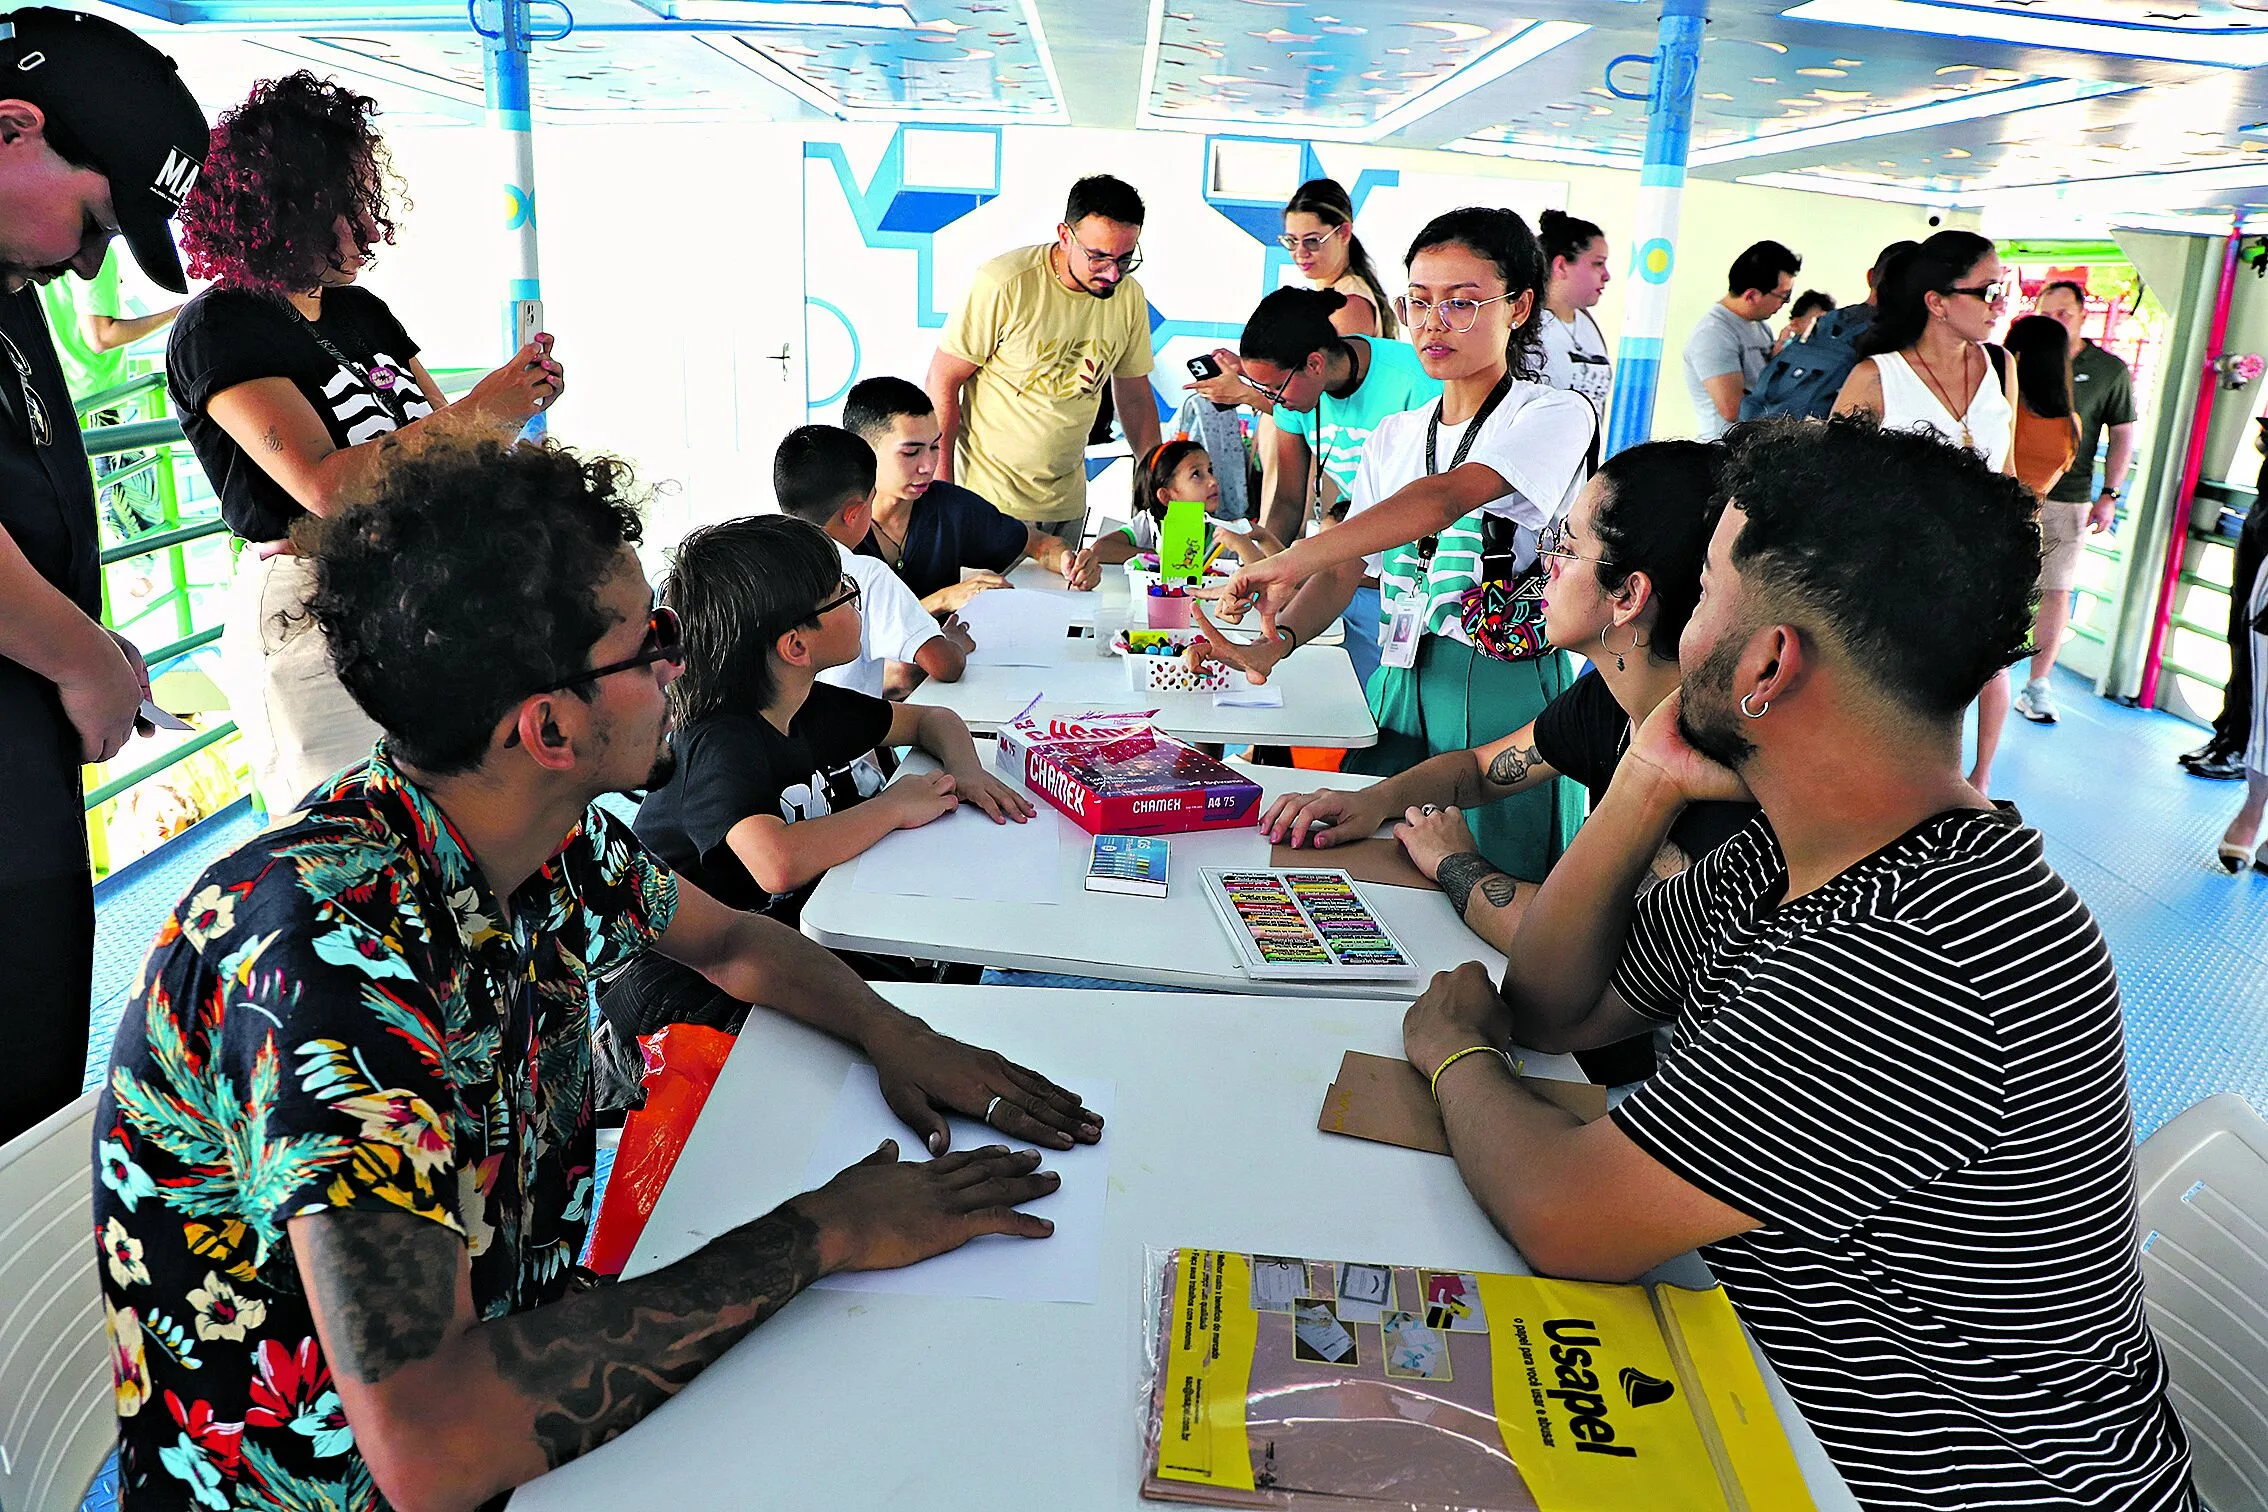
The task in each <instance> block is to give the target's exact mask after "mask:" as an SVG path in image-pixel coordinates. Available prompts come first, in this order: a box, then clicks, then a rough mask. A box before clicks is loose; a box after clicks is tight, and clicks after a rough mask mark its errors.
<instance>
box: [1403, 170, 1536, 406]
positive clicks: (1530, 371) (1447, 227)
mask: <svg viewBox="0 0 2268 1512" xmlns="http://www.w3.org/2000/svg"><path fill="white" fill-rule="evenodd" d="M1452 246H1454V247H1463V248H1464V249H1465V250H1466V251H1468V252H1470V253H1472V254H1473V256H1475V257H1478V258H1480V259H1482V260H1483V261H1485V262H1489V263H1492V264H1494V265H1495V268H1496V276H1497V277H1499V278H1501V279H1503V280H1504V291H1505V294H1506V296H1507V298H1506V303H1507V304H1511V303H1516V302H1518V300H1519V298H1520V296H1521V295H1522V294H1529V295H1533V296H1534V298H1533V299H1531V300H1530V302H1529V305H1528V318H1527V320H1526V322H1524V323H1523V324H1522V325H1520V326H1519V327H1517V328H1516V329H1515V330H1514V331H1513V332H1512V336H1511V339H1510V340H1508V341H1507V342H1506V343H1505V346H1504V361H1505V365H1506V366H1507V367H1509V368H1510V369H1511V371H1512V376H1513V377H1515V378H1525V379H1529V380H1533V379H1534V378H1535V376H1536V374H1537V373H1539V372H1540V371H1541V370H1542V354H1541V353H1540V352H1539V351H1538V350H1537V347H1536V331H1537V329H1538V326H1539V323H1540V322H1541V321H1542V319H1543V308H1544V289H1545V286H1546V285H1547V284H1548V283H1549V282H1550V281H1551V274H1550V265H1549V264H1548V263H1546V262H1545V261H1544V254H1543V247H1542V245H1541V244H1540V243H1538V242H1537V241H1536V234H1535V233H1534V232H1533V231H1530V230H1529V229H1528V223H1527V222H1526V221H1524V220H1522V219H1521V218H1520V214H1519V212H1518V211H1516V210H1500V209H1496V208H1494V207H1492V206H1483V205H1468V206H1466V207H1465V208H1464V209H1462V210H1451V211H1449V212H1448V213H1447V214H1445V215H1437V216H1435V217H1434V218H1433V219H1432V220H1429V221H1427V222H1426V223H1425V229H1424V230H1422V231H1420V232H1418V234H1417V237H1416V239H1415V240H1413V241H1412V242H1411V243H1410V250H1409V252H1408V254H1407V255H1406V256H1405V257H1403V259H1402V263H1403V266H1404V267H1407V266H1408V265H1409V264H1411V263H1413V262H1416V261H1417V255H1418V254H1419V253H1420V252H1430V251H1432V250H1433V249H1434V248H1435V247H1452Z"/></svg>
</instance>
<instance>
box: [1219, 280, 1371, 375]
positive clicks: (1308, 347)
mask: <svg viewBox="0 0 2268 1512" xmlns="http://www.w3.org/2000/svg"><path fill="white" fill-rule="evenodd" d="M1346 306H1347V296H1346V295H1344V294H1341V293H1340V292H1338V290H1336V289H1301V288H1283V289H1277V290H1275V291H1274V292H1272V293H1270V294H1269V295H1267V296H1266V297H1265V298H1263V299H1262V300H1261V301H1260V303H1259V304H1258V305H1256V306H1255V307H1254V308H1253V311H1252V317H1251V318H1250V319H1249V320H1247V321H1245V323H1244V334H1243V335H1242V336H1240V337H1238V338H1237V343H1236V350H1237V355H1239V356H1241V357H1257V358H1259V359H1260V360H1261V361H1262V362H1272V363H1274V364H1275V365H1276V366H1277V367H1280V368H1296V367H1301V366H1304V365H1305V364H1306V362H1307V359H1308V358H1309V357H1310V356H1311V355H1313V354H1314V353H1316V352H1328V351H1330V350H1332V349H1333V348H1335V347H1339V346H1343V345H1345V341H1344V338H1342V337H1341V336H1340V335H1339V333H1338V331H1337V330H1336V329H1335V328H1333V326H1332V324H1331V317H1332V316H1333V315H1336V314H1338V313H1339V311H1341V310H1343V309H1345V308H1346Z"/></svg>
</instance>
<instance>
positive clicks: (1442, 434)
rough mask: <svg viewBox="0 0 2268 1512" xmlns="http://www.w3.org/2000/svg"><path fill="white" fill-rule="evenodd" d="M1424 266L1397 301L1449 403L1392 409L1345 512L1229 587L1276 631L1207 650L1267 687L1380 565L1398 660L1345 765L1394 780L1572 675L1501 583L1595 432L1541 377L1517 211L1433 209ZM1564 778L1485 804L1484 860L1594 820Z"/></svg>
mask: <svg viewBox="0 0 2268 1512" xmlns="http://www.w3.org/2000/svg"><path fill="white" fill-rule="evenodd" d="M1409 274H1410V292H1409V294H1408V296H1407V297H1406V298H1404V299H1402V300H1397V301H1396V309H1397V313H1398V314H1400V315H1401V317H1402V319H1403V321H1404V322H1405V323H1406V324H1407V326H1408V328H1409V339H1410V343H1411V345H1412V346H1414V347H1416V348H1417V353H1418V358H1419V361H1420V362H1421V363H1423V365H1424V367H1425V370H1426V372H1427V373H1429V374H1430V375H1432V376H1433V377H1435V378H1438V379H1440V380H1441V383H1442V397H1441V398H1440V400H1438V401H1437V402H1436V403H1434V404H1431V405H1427V406H1424V407H1422V408H1420V409H1415V410H1407V411H1404V412H1403V413H1401V414H1397V415H1389V416H1387V417H1386V418H1385V419H1383V420H1382V421H1380V422H1379V424H1378V426H1377V429H1376V430H1374V431H1373V432H1372V434H1371V437H1370V440H1369V441H1368V442H1367V443H1366V444H1365V446H1364V448H1363V454H1362V463H1361V466H1360V468H1359V469H1358V471H1357V472H1356V475H1355V487H1354V499H1353V507H1352V509H1351V510H1350V512H1349V513H1348V515H1347V518H1346V520H1345V521H1344V522H1343V523H1341V524H1338V525H1335V526H1332V527H1331V528H1330V529H1327V530H1324V531H1321V532H1319V533H1318V534H1315V535H1312V536H1309V537H1308V538H1307V539H1306V540H1303V541H1300V542H1298V543H1297V544H1295V545H1293V546H1292V547H1291V549H1290V550H1288V551H1286V552H1284V553H1283V554H1282V555H1280V556H1274V557H1270V558H1268V559H1267V560H1265V561H1261V562H1255V563H1250V564H1247V565H1246V566H1245V567H1244V568H1243V569H1242V570H1240V571H1239V572H1238V573H1237V575H1236V577H1235V578H1234V579H1232V580H1231V582H1230V584H1229V587H1228V594H1229V596H1230V597H1231V598H1235V599H1247V600H1251V601H1254V602H1256V603H1257V604H1258V605H1259V606H1260V609H1261V616H1262V617H1261V625H1262V628H1263V629H1264V630H1265V631H1266V632H1268V633H1267V634H1265V635H1264V636H1263V637H1262V638H1261V639H1260V640H1259V641H1257V642H1255V643H1254V644H1252V645H1249V646H1238V645H1233V644H1230V643H1228V642H1227V641H1226V640H1225V639H1222V638H1218V637H1215V638H1213V639H1212V640H1210V641H1209V642H1208V643H1207V645H1206V646H1205V647H1203V648H1200V651H1199V653H1198V654H1199V655H1200V656H1210V657H1212V658H1214V659H1217V660H1220V661H1223V662H1227V663H1228V664H1230V665H1233V666H1237V667H1241V668H1243V669H1244V671H1245V673H1246V674H1247V675H1248V676H1250V677H1251V678H1252V679H1253V681H1255V682H1258V681H1262V680H1264V679H1265V678H1266V676H1267V673H1268V670H1269V669H1270V668H1271V667H1273V666H1274V665H1275V663H1276V662H1277V661H1279V660H1281V659H1282V658H1283V657H1284V656H1286V655H1288V654H1290V652H1291V651H1292V650H1293V649H1294V648H1295V647H1296V646H1297V645H1299V644H1300V643H1301V642H1303V641H1305V640H1307V639H1308V638H1310V637H1312V636H1313V635H1315V634H1316V633H1317V632H1318V631H1320V630H1321V629H1323V627H1324V626H1325V625H1327V624H1328V623H1329V622H1330V620H1331V619H1332V618H1333V616H1334V615H1335V614H1336V613H1337V609H1338V606H1339V605H1340V604H1343V603H1344V602H1345V601H1346V584H1347V581H1348V580H1349V579H1351V578H1356V577H1359V576H1360V575H1361V574H1362V572H1363V570H1364V568H1365V567H1366V566H1367V567H1368V568H1369V569H1370V570H1371V571H1373V572H1376V573H1377V574H1378V576H1379V580H1380V584H1381V594H1382V597H1383V599H1384V603H1385V610H1386V613H1385V620H1384V624H1383V625H1382V627H1381V646H1382V648H1383V649H1384V652H1385V665H1383V666H1381V667H1380V668H1379V670H1378V672H1377V673H1376V674H1375V675H1374V676H1373V677H1372V678H1371V680H1370V686H1369V690H1368V691H1369V695H1370V704H1371V712H1372V714H1373V715H1375V716H1376V718H1377V720H1378V725H1379V732H1380V733H1379V743H1378V745H1377V746H1375V747H1373V748H1372V749H1370V750H1368V751H1357V752H1353V753H1350V755H1349V758H1348V761H1347V768H1346V769H1347V770H1349V771H1365V772H1372V773H1376V774H1379V775H1388V774H1391V773H1393V772H1398V771H1401V770H1403V769H1404V768H1406V767H1410V766H1414V765H1416V764H1417V763H1418V762H1420V761H1422V760H1424V759H1425V758H1427V757H1428V756H1436V755H1439V754H1441V753H1442V752H1444V751H1453V750H1458V749H1460V748H1463V747H1466V746H1471V745H1477V744H1480V743H1483V742H1485V741H1489V740H1494V739H1497V738H1498V737H1500V736H1503V735H1507V734H1510V733H1511V732H1512V731H1514V730H1517V729H1519V728H1520V727H1521V726H1522V725H1524V724H1526V723H1527V722H1528V721H1529V720H1531V719H1533V718H1535V716H1536V714H1537V713H1538V712H1539V711H1541V710H1542V708H1543V706H1544V705H1545V704H1547V703H1549V702H1550V701H1551V700H1552V699H1553V698H1555V697H1557V696H1558V695H1559V693H1560V692H1561V691H1563V690H1564V689H1565V688H1566V687H1567V685H1568V683H1569V681H1570V680H1571V669H1570V666H1569V663H1568V660H1567V657H1566V655H1565V654H1564V653H1563V652H1560V651H1556V650H1543V651H1542V652H1541V654H1534V651H1535V646H1534V644H1533V642H1527V643H1525V644H1521V643H1520V641H1521V640H1522V637H1521V635H1520V633H1519V632H1518V631H1516V630H1515V631H1513V632H1512V633H1510V634H1507V633H1505V632H1506V630H1507V622H1508V621H1509V620H1512V619H1515V618H1517V617H1518V616H1520V615H1524V614H1526V613H1528V612H1529V611H1531V610H1536V606H1534V605H1533V604H1532V603H1531V604H1520V605H1517V606H1511V605H1507V604H1506V602H1505V598H1504V593H1505V590H1506V589H1507V588H1508V587H1509V586H1510V584H1512V583H1513V582H1516V581H1517V580H1518V579H1520V578H1521V577H1523V576H1525V575H1527V573H1528V572H1529V571H1530V569H1532V568H1533V566H1534V565H1535V562H1536V535H1537V533H1538V532H1539V531H1541V530H1543V529H1544V528H1546V527H1547V526H1549V525H1551V524H1553V523H1555V522H1557V521H1559V520H1560V519H1563V518H1564V517H1565V516H1566V513H1567V508H1568V505H1569V503H1570V502H1571V501H1572V500H1573V498H1574V495H1575V491H1576V490H1577V489H1578V488H1579V487H1580V486H1581V484H1582V482H1583V479H1584V476H1585V474H1586V472H1587V466H1586V463H1587V459H1588V458H1589V456H1590V455H1591V453H1592V449H1593V446H1594V444H1595V442H1596V439H1597V432H1598V427H1597V423H1596V421H1595V419H1594V417H1593V414H1592V410H1591V406H1590V405H1589V404H1587V403H1585V402H1584V401H1583V400H1581V399H1579V398H1577V397H1576V396H1575V395H1573V394H1569V393H1565V392H1562V391H1561V390H1558V389H1554V388H1551V387H1549V386H1548V385H1545V384H1542V383H1538V382H1536V381H1534V379H1533V378H1532V376H1530V375H1531V374H1532V373H1533V372H1534V371H1535V367H1536V361H1537V359H1536V352H1535V329H1536V321H1537V316H1538V313H1539V311H1540V309H1541V306H1542V303H1543V295H1544V283H1545V273H1544V260H1543V252H1542V249H1541V248H1540V247H1538V245H1537V244H1536V238H1535V235H1534V233H1532V232H1531V231H1529V229H1528V226H1527V223H1526V222H1525V221H1523V220H1521V219H1520V217H1519V216H1518V215H1516V214H1514V213H1513V212H1512V211H1509V210H1497V209H1465V210H1454V211H1451V212H1450V213H1449V214H1447V215H1443V216H1439V217H1436V218H1435V219H1434V220H1433V221H1432V222H1431V223H1429V224H1428V225H1427V226H1426V228H1425V229H1424V230H1423V231H1420V232H1419V233H1418V236H1417V239H1416V241H1414V242H1413V243H1412V244H1411V247H1410V256H1409ZM1492 518H1493V521H1494V522H1495V523H1492ZM1507 607H1510V608H1513V609H1514V613H1513V614H1512V615H1504V614H1491V613H1489V612H1488V611H1491V610H1501V609H1505V608H1507ZM1468 610H1470V611H1472V612H1470V613H1468ZM1536 619H1537V624H1538V626H1539V627H1540V610H1536ZM1208 628H1209V626H1208ZM1507 652H1515V653H1518V654H1516V655H1506V654H1503V653H1507ZM1567 787H1568V785H1567V784H1564V783H1556V782H1555V783H1553V784H1550V785H1548V786H1546V787H1543V788H1539V789H1534V790H1531V791H1530V792H1527V793H1522V794H1519V795H1517V796H1515V797H1512V798H1508V799H1506V800H1504V801H1503V802H1501V803H1497V804H1492V805H1490V806H1489V807H1488V808H1487V809H1485V810H1483V811H1481V812H1480V813H1479V814H1477V815H1475V816H1474V818H1475V824H1474V830H1475V835H1476V838H1477V839H1478V840H1479V842H1480V847H1481V853H1482V854H1483V855H1484V856H1486V857H1487V858H1488V860H1489V861H1490V862H1491V864H1493V865H1496V866H1498V867H1501V868H1503V869H1504V870H1506V871H1508V872H1510V873H1511V874H1512V875H1514V876H1541V875H1543V873H1544V871H1545V870H1546V869H1548V868H1549V867H1550V865H1551V863H1552V862H1553V861H1554V860H1556V859H1557V858H1558V855H1559V853H1560V851H1561V849H1562V848H1563V847H1564V845H1565V843H1566V841H1567V838H1568V836H1569V835H1570V834H1572V832H1573V826H1574V824H1575V822H1576V821H1577V820H1578V819H1579V818H1580V814H1581V800H1580V797H1579V796H1574V797H1569V796H1568V795H1567V794H1566V793H1564V792H1563V791H1562V790H1563V789H1566V788H1567ZM1522 866H1525V867H1529V868H1533V869H1532V870H1529V871H1526V872H1521V871H1519V870H1516V868H1518V867H1522Z"/></svg>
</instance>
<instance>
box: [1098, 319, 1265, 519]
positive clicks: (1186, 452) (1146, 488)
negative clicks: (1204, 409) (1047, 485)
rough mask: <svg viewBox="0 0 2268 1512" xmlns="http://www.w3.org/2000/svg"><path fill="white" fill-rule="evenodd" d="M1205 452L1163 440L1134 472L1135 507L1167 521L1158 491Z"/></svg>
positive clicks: (1183, 440)
mask: <svg viewBox="0 0 2268 1512" xmlns="http://www.w3.org/2000/svg"><path fill="white" fill-rule="evenodd" d="M1277 292H1278V293H1283V294H1290V293H1294V292H1298V291H1295V290H1291V289H1280V290H1278V291H1277ZM1204 450H1205V448H1204V447H1203V446H1202V445H1200V444H1199V443H1197V442H1195V441H1192V440H1190V439H1189V438H1188V437H1187V436H1183V437H1180V438H1179V439H1177V440H1173V441H1163V442H1160V443H1159V444H1158V445H1156V446H1153V447H1151V448H1150V453H1149V455H1148V456H1146V457H1144V458H1143V459H1142V464H1141V466H1139V467H1137V468H1135V469H1134V503H1135V505H1136V506H1137V507H1138V508H1141V509H1145V510H1148V511H1149V514H1150V517H1151V518H1152V519H1154V520H1157V521H1159V522H1160V523H1161V524H1162V523H1163V522H1164V520H1165V503H1164V501H1162V500H1160V499H1159V498H1158V491H1159V490H1160V489H1162V488H1164V487H1165V486H1166V485H1167V484H1168V483H1171V482H1172V481H1173V475H1174V474H1175V473H1176V472H1179V471H1180V470H1181V464H1182V463H1184V462H1186V461H1188V460H1189V459H1190V458H1191V457H1193V456H1196V455H1198V454H1200V453H1202V452H1203V451H1204Z"/></svg>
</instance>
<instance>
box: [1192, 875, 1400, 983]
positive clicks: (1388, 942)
mask: <svg viewBox="0 0 2268 1512" xmlns="http://www.w3.org/2000/svg"><path fill="white" fill-rule="evenodd" d="M1203 876H1204V885H1205V896H1206V897H1208V898H1210V899H1211V900H1212V903H1213V911H1214V912H1215V913H1216V914H1217V915H1219V917H1220V921H1221V927H1222V928H1223V929H1225V930H1227V931H1228V937H1229V944H1230V946H1231V947H1232V948H1233V949H1234V950H1235V952H1236V956H1237V964H1238V965H1240V966H1241V967H1242V968H1243V969H1244V974H1245V975H1246V976H1250V977H1259V978H1286V979H1314V980H1321V981H1332V980H1336V981H1376V980H1393V979H1396V978H1401V977H1408V976H1411V975H1414V974H1415V973H1416V971H1417V966H1416V963H1415V962H1413V961H1412V960H1411V959H1410V955H1409V952H1408V951H1407V950H1405V949H1403V948H1402V942H1401V941H1400V940H1398V939H1396V938H1395V937H1394V932H1393V931H1392V930H1391V929H1389V928H1387V927H1386V923H1385V921H1384V920H1382V919H1381V918H1379V916H1378V914H1377V912H1376V910H1374V909H1373V908H1372V907H1371V906H1370V903H1369V901H1368V900H1367V899H1366V898H1364V897H1363V895H1362V892H1361V890H1360V889H1359V888H1358V887H1356V885H1355V882H1354V879H1353V878H1351V877H1349V876H1348V875H1347V874H1346V873H1345V872H1343V871H1337V870H1326V869H1322V868H1301V869H1296V870H1294V869H1286V868H1276V867H1252V868H1248V869H1243V870H1229V869H1224V868H1220V867H1207V868H1206V869H1205V871H1204V873H1203Z"/></svg>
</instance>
